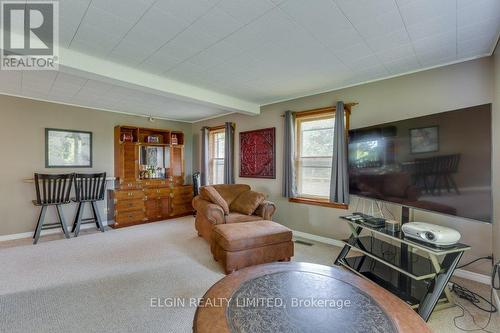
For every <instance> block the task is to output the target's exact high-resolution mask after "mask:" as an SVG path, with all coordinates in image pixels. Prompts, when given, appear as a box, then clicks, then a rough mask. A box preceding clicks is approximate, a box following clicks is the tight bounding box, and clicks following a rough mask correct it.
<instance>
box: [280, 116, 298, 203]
mask: <svg viewBox="0 0 500 333" xmlns="http://www.w3.org/2000/svg"><path fill="white" fill-rule="evenodd" d="M294 132H295V126H294V116H293V112H292V111H287V112H285V130H284V138H283V143H284V146H283V184H282V186H283V189H282V194H283V196H284V197H285V198H293V197H295V195H296V188H295V166H294V147H295V133H294Z"/></svg>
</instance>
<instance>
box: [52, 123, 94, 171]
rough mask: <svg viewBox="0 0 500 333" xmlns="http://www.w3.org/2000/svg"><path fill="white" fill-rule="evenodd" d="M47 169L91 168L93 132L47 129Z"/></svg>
mask: <svg viewBox="0 0 500 333" xmlns="http://www.w3.org/2000/svg"><path fill="white" fill-rule="evenodd" d="M45 167H46V168H91V167H92V132H85V131H74V130H66V129H55V128H46V129H45Z"/></svg>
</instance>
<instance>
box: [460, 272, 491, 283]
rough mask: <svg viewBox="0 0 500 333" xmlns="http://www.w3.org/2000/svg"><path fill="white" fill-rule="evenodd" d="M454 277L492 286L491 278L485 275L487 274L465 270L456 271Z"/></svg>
mask: <svg viewBox="0 0 500 333" xmlns="http://www.w3.org/2000/svg"><path fill="white" fill-rule="evenodd" d="M453 276H456V277H459V278H463V279H467V280H472V281H475V282H479V283H482V284H487V285H491V277H490V276H488V275H485V274H480V273H475V272H471V271H466V270H465V269H456V270H455V272H453Z"/></svg>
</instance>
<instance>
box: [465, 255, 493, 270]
mask: <svg viewBox="0 0 500 333" xmlns="http://www.w3.org/2000/svg"><path fill="white" fill-rule="evenodd" d="M479 260H490V261H491V262H492V263H493V257H492V256H486V257H481V258H477V259H474V260H472V261H471V262H468V263H466V264H463V265H460V266H458V267H457V269H458V268H464V267H466V266H469V265H472V264H473V263H475V262H477V261H479Z"/></svg>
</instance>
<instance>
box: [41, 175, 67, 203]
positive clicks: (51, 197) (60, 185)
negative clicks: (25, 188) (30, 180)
mask: <svg viewBox="0 0 500 333" xmlns="http://www.w3.org/2000/svg"><path fill="white" fill-rule="evenodd" d="M73 179H74V174H73V173H70V174H58V175H49V174H41V173H35V191H36V202H35V203H36V204H37V205H40V206H44V205H58V204H65V203H69V202H70V197H69V196H70V192H71V186H72V184H73Z"/></svg>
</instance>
